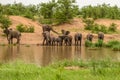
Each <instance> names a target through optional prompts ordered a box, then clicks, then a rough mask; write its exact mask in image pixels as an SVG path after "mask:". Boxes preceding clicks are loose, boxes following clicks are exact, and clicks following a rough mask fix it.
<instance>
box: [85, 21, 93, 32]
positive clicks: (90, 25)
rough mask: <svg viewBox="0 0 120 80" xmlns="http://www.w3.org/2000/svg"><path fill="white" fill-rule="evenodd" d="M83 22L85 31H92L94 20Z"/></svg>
mask: <svg viewBox="0 0 120 80" xmlns="http://www.w3.org/2000/svg"><path fill="white" fill-rule="evenodd" d="M83 22H85V23H86V25H85V30H92V28H93V26H94V20H93V19H84V20H83Z"/></svg>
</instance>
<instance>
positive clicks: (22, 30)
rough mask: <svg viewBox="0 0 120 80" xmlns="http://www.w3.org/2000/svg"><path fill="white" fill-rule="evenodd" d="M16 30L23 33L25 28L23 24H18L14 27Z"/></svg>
mask: <svg viewBox="0 0 120 80" xmlns="http://www.w3.org/2000/svg"><path fill="white" fill-rule="evenodd" d="M16 28H17V30H18V31H20V32H24V31H25V27H24V25H23V24H19V25H17V26H16Z"/></svg>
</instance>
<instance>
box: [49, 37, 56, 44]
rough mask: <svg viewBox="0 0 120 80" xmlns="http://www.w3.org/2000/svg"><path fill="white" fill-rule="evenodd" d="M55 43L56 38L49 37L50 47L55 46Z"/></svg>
mask: <svg viewBox="0 0 120 80" xmlns="http://www.w3.org/2000/svg"><path fill="white" fill-rule="evenodd" d="M55 42H56V37H55V36H50V45H52V46H55Z"/></svg>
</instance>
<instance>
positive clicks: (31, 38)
mask: <svg viewBox="0 0 120 80" xmlns="http://www.w3.org/2000/svg"><path fill="white" fill-rule="evenodd" d="M10 19H11V21H12V25H11V26H10V27H11V28H14V29H15V28H16V26H17V25H19V24H23V25H32V26H34V28H35V33H22V36H21V44H41V43H42V39H43V38H42V35H41V33H42V28H41V26H40V24H39V23H38V22H36V21H32V20H30V19H27V18H24V17H20V16H10ZM95 22H96V23H98V24H104V25H107V26H109V25H110V24H111V23H115V24H117V25H118V29H119V30H120V20H109V19H98V20H96V21H95ZM84 25H85V24H84V23H83V22H82V20H81V19H78V18H75V19H74V20H73V21H72V23H71V24H63V25H59V26H55V27H53V29H55V30H56V31H57V32H61V29H65V30H70V31H71V35H72V36H73V35H74V33H75V32H81V33H82V34H83V39H85V37H86V35H87V33H89V32H88V31H85V30H84ZM2 35H3V32H2V30H1V29H0V44H7V39H6V37H4V36H2ZM51 35H55V36H57V35H56V34H54V33H51ZM94 36H95V37H94V41H96V40H97V34H94ZM110 39H117V40H120V34H112V35H108V34H106V35H105V41H108V40H110ZM83 41H84V40H83Z"/></svg>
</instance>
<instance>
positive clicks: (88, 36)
mask: <svg viewBox="0 0 120 80" xmlns="http://www.w3.org/2000/svg"><path fill="white" fill-rule="evenodd" d="M92 39H93V34H91V33H89V34H87V40H88V41H91V42H92Z"/></svg>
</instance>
